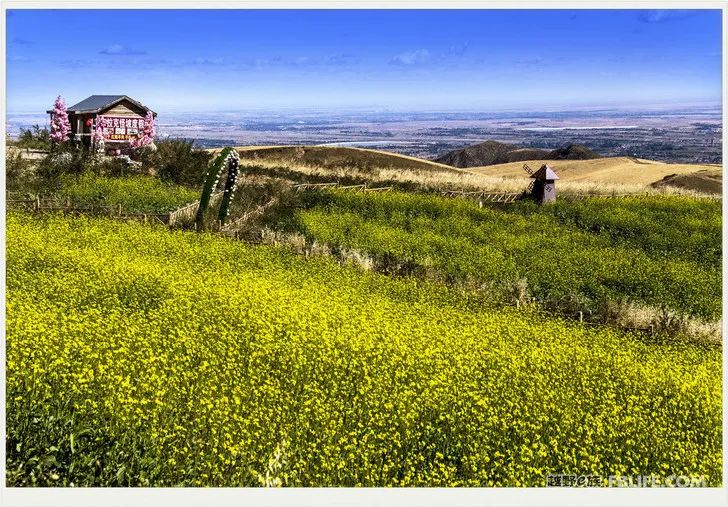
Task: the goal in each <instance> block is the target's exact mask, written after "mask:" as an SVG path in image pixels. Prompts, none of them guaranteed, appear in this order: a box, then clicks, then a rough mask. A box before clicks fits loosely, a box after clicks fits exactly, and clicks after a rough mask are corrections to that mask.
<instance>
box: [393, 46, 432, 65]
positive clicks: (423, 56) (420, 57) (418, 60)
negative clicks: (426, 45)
mask: <svg viewBox="0 0 728 507" xmlns="http://www.w3.org/2000/svg"><path fill="white" fill-rule="evenodd" d="M429 59H430V52H429V51H427V50H426V49H417V50H415V51H409V52H407V53H401V54H398V55H396V56H394V57H393V58H392V59H391V60H390V61H389V63H391V64H392V65H420V64H423V63H426V62H427V61H428V60H429Z"/></svg>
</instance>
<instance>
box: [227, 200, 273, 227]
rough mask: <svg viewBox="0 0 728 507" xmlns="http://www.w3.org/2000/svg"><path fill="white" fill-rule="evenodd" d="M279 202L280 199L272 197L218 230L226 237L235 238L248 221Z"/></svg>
mask: <svg viewBox="0 0 728 507" xmlns="http://www.w3.org/2000/svg"><path fill="white" fill-rule="evenodd" d="M279 200H280V199H279V198H278V197H273V198H272V199H271V200H269V201H268V202H266V203H265V204H261V205H260V206H258V207H257V208H255V209H253V210H251V211H248V212H247V213H244V214H243V215H242V216H240V217H239V218H236V219H235V220H233V221H232V222H229V223H227V224H225V225H224V226H222V227H221V228H220V232H221V233H222V234H225V235H227V236H235V235H237V233H238V231H239V230H240V229H241V228H242V227H243V226H244V225H245V224H246V223H248V222H249V221H250V220H252V219H254V218H257V217H259V216H261V215H262V214H263V213H265V211H266V210H267V209H268V208H270V207H272V206H275V205H276V204H277V203H278V201H279Z"/></svg>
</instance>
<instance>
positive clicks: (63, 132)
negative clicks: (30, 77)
mask: <svg viewBox="0 0 728 507" xmlns="http://www.w3.org/2000/svg"><path fill="white" fill-rule="evenodd" d="M70 132H71V124H70V123H69V121H68V113H67V112H66V102H65V101H64V100H63V99H62V98H61V96H60V95H59V96H58V98H56V102H55V103H54V104H53V113H51V141H53V142H54V143H56V144H61V143H65V142H66V141H68V135H69V134H70Z"/></svg>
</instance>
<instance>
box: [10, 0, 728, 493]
mask: <svg viewBox="0 0 728 507" xmlns="http://www.w3.org/2000/svg"><path fill="white" fill-rule="evenodd" d="M50 8H53V9H151V8H155V9H718V10H722V14H723V16H722V19H723V97H722V101H723V102H722V110H723V147H724V150H723V170H724V172H725V169H726V167H728V162H726V157H725V146H726V140H727V139H728V134H727V133H726V127H727V126H728V121H726V120H727V119H726V114H725V113H726V102H727V101H728V90H727V89H726V80H725V73H726V68H727V67H726V62H727V61H728V59H727V57H726V48H727V42H728V38H727V37H726V28H727V27H728V2H726V1H707V2H706V1H696V2H689V1H658V2H655V1H637V2H631V1H626V0H618V1H611V2H603V1H591V0H589V1H585V0H582V1H562V2H554V1H548V0H542V1H533V0H532V1H525V2H520V1H514V2H507V1H490V2H488V1H477V0H455V1H452V2H447V1H442V0H441V1H438V0H420V1H416V0H398V1H385V0H368V1H361V0H360V1H356V0H353V1H337V0H331V1H325V0H324V1H322V0H313V1H306V0H300V1H296V0H281V1H278V0H271V1H268V2H265V1H259V0H256V1H240V0H237V1H236V0H231V1H220V0H210V1H206V0H204V1H200V0H196V1H193V0H170V1H153V0H126V1H124V2H123V3H122V2H120V1H118V0H109V1H99V0H58V1H42V0H27V1H23V0H5V1H3V2H2V6H1V11H2V20H0V27H1V28H2V30H0V33H2V34H6V33H7V31H6V29H5V24H6V10H8V9H50ZM2 39H3V40H2V49H0V59H1V60H2V62H1V64H0V78H1V79H2V82H3V84H5V83H6V82H7V81H6V49H7V48H6V44H7V40H6V38H5V37H4V36H3V37H2ZM6 90H7V88H6V86H2V88H1V90H0V92H1V94H2V104H0V111H1V112H2V115H3V118H4V119H5V118H6V112H7V101H6V93H7V91H6ZM0 133H1V134H2V138H3V143H2V148H1V149H0V152H1V153H0V154H1V155H2V164H3V167H4V165H5V142H4V139H5V136H6V122H5V121H3V122H2V126H0ZM0 181H2V186H3V188H5V171H3V172H2V175H0ZM726 195H728V192H727V191H726V188H725V187H724V188H723V199H724V201H723V202H724V203H725V197H726ZM0 199H1V200H2V204H3V206H2V211H1V212H0V226H1V227H0V241H1V242H2V246H3V256H2V270H1V271H0V283H1V284H2V289H3V293H4V291H5V287H6V285H5V282H6V281H5V255H4V252H5V193H4V192H3V194H2V197H0ZM727 211H728V210H727V209H726V207H725V206H724V207H723V251H724V252H725V251H726V247H728V239H727V238H726V231H727V230H728V226H727V225H726V218H727V217H728V213H727ZM727 274H728V267H727V266H726V263H725V262H723V306H724V308H725V307H726V303H727V302H728V297H727V294H726V290H725V289H726V275H727ZM0 307H1V308H0V321H2V324H3V325H2V329H1V330H0V336H1V337H2V339H1V340H0V371H1V373H2V380H0V407H1V410H0V416H1V417H2V419H1V420H0V438H1V439H2V444H1V445H0V461H1V462H2V463H1V464H0V482H1V484H0V505H3V506H28V507H31V506H32V507H46V506H50V505H56V506H68V507H85V506H89V507H91V506H93V507H98V506H101V505H104V506H133V507H142V506H147V505H149V506H163V505H170V506H175V507H176V506H193V505H210V506H233V505H234V506H238V505H255V506H281V505H297V506H312V507H313V506H315V507H320V506H326V505H335V506H352V507H353V506H364V505H377V506H389V505H392V506H400V505H418V506H420V505H421V506H441V505H447V506H449V507H456V506H457V507H459V506H470V505H473V506H484V505H503V506H517V505H544V506H559V507H561V506H564V507H565V506H586V505H589V506H595V507H596V506H611V505H620V506H624V507H627V506H636V507H648V506H653V505H654V506H686V505H690V506H702V505H711V506H723V505H728V496H726V492H725V490H724V489H721V488H685V489H679V488H657V489H650V488H643V489H639V488H630V489H616V488H287V489H286V488H284V489H261V488H78V489H73V488H7V487H6V486H5V436H6V428H5V382H4V379H5V298H4V297H3V298H2V302H1V303H0ZM727 330H728V323H726V322H725V320H724V322H723V336H725V335H726V331H727ZM727 369H728V358H727V356H726V344H725V342H724V343H723V378H724V385H725V376H726V370H727ZM723 414H724V417H723V457H724V458H723V484H724V487H725V485H726V478H727V477H728V461H727V460H726V448H727V447H726V443H727V442H728V440H727V439H726V434H727V433H728V420H727V419H726V417H725V414H726V391H725V389H724V390H723Z"/></svg>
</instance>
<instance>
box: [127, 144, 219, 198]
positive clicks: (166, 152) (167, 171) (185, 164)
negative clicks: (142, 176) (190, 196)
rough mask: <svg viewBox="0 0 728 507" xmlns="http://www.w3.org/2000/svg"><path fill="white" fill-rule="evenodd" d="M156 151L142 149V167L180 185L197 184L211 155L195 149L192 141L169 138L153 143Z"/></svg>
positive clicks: (201, 179) (200, 181)
mask: <svg viewBox="0 0 728 507" xmlns="http://www.w3.org/2000/svg"><path fill="white" fill-rule="evenodd" d="M155 144H156V146H157V151H151V150H144V151H143V152H142V154H141V160H142V167H143V168H144V169H146V170H147V171H150V172H151V171H156V174H157V176H158V177H159V178H161V179H163V180H167V181H172V182H174V183H178V184H181V185H191V186H196V187H197V186H199V185H201V184H202V181H203V179H204V177H205V171H206V170H207V165H208V163H209V162H210V159H211V158H212V155H211V154H210V153H208V152H206V151H200V150H195V149H194V147H193V143H192V141H185V140H182V139H169V140H163V141H159V142H157V143H155Z"/></svg>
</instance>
